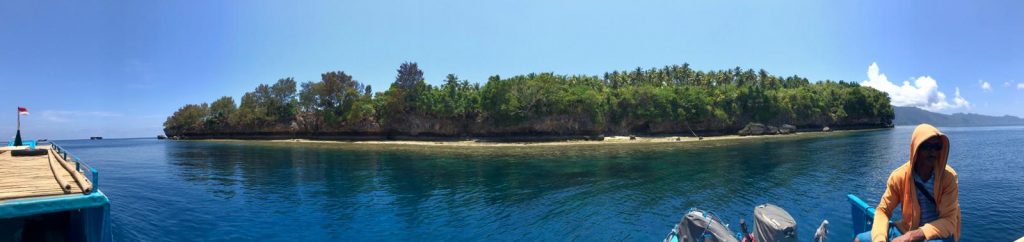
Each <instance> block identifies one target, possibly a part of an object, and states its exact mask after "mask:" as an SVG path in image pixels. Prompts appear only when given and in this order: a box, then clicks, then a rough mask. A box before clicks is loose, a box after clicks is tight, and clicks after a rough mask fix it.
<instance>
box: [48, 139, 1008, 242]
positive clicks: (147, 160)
mask: <svg viewBox="0 0 1024 242" xmlns="http://www.w3.org/2000/svg"><path fill="white" fill-rule="evenodd" d="M911 128H912V127H897V128H895V129H891V130H880V131H861V132H850V133H830V134H813V135H803V136H811V137H787V138H772V139H750V140H742V141H722V142H701V143H674V144H673V143H670V144H659V145H650V144H648V145H631V146H625V147H624V146H622V145H619V146H607V145H600V146H579V147H575V146H574V147H553V148H443V147H441V148H439V147H407V146H406V147H404V148H403V147H398V148H395V147H387V148H379V147H378V148H374V147H366V146H356V145H346V146H342V147H338V146H336V145H307V144H266V143H262V142H227V143H221V142H208V141H163V140H154V139H126V140H99V141H90V140H81V141H62V142H58V143H60V144H62V145H64V146H65V147H67V148H68V149H69V150H71V152H73V153H74V154H76V155H78V156H79V157H81V158H83V159H85V160H86V161H88V162H90V163H92V164H94V166H95V167H96V168H97V169H99V170H100V172H101V174H100V177H101V180H100V189H101V190H103V192H104V193H106V194H107V195H108V196H109V197H110V200H111V203H112V212H111V215H112V217H113V222H112V227H113V230H114V237H115V238H116V239H117V240H119V241H140V240H142V241H194V240H210V241H238V240H260V241H263V240H291V241H308V240H358V241H380V240H394V239H427V240H446V241H451V240H456V241H466V240H472V241H477V240H499V241H509V240H527V241H565V240H598V241H608V240H626V241H653V240H660V239H661V238H663V236H664V235H665V234H666V233H667V232H668V231H669V230H670V229H671V227H672V226H673V224H674V223H675V222H677V221H678V220H679V218H680V216H681V215H682V213H683V212H684V211H686V209H688V208H690V207H699V208H703V209H708V210H712V211H715V212H716V213H718V214H719V215H720V216H721V217H723V218H725V219H726V220H728V221H727V222H728V223H731V224H737V221H738V220H739V219H740V218H744V219H747V220H748V221H749V220H750V219H751V216H750V214H751V212H752V210H753V207H754V206H755V205H757V204H760V203H766V202H770V203H775V204H778V205H780V206H782V207H783V208H786V209H787V210H788V211H789V212H790V213H791V214H792V215H793V216H794V217H795V218H796V219H797V221H798V232H799V234H800V236H801V237H803V238H804V239H805V240H806V239H809V238H810V235H811V234H813V231H814V229H815V228H816V226H817V224H818V223H820V222H821V220H822V219H828V220H829V221H830V222H831V223H832V233H831V239H833V240H835V241H846V240H847V239H848V238H850V237H849V236H851V231H850V221H849V219H850V218H849V216H850V215H849V209H850V207H849V204H848V203H847V201H846V200H845V195H846V194H847V193H853V194H855V195H858V196H861V197H863V198H865V199H866V200H868V202H869V203H872V204H873V203H877V201H878V197H879V196H880V195H881V193H882V191H883V189H884V181H885V179H886V177H887V176H888V174H889V172H890V171H891V170H892V169H894V168H895V167H897V166H899V165H900V164H901V163H902V162H904V161H905V160H906V158H907V156H908V149H909V140H910V131H911ZM943 131H945V132H946V133H948V134H949V135H950V137H951V142H952V145H951V146H952V151H951V154H950V156H951V157H950V161H949V164H950V165H952V166H953V167H954V168H955V169H956V170H957V172H958V173H959V174H960V201H961V207H962V211H963V220H964V221H963V234H964V237H965V238H973V239H972V240H993V241H1009V240H1013V239H1016V238H1019V237H1021V236H1024V222H1022V221H1021V218H1024V202H1021V201H1024V176H1022V175H1024V152H1022V151H1024V149H1022V147H1024V146H1022V145H1021V144H1022V143H1024V127H998V128H945V129H943ZM733 226H734V227H735V225H733Z"/></svg>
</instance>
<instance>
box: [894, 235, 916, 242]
mask: <svg viewBox="0 0 1024 242" xmlns="http://www.w3.org/2000/svg"><path fill="white" fill-rule="evenodd" d="M909 241H913V240H910V236H909V234H904V235H900V237H896V238H893V239H892V242H909Z"/></svg>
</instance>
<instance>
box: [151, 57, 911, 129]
mask: <svg viewBox="0 0 1024 242" xmlns="http://www.w3.org/2000/svg"><path fill="white" fill-rule="evenodd" d="M397 72H398V75H397V76H396V77H395V82H394V83H392V84H391V86H390V88H388V89H387V90H385V91H383V92H378V93H376V94H375V95H374V94H372V88H370V87H369V86H364V85H363V84H361V83H359V82H358V81H355V80H353V78H352V76H349V75H347V74H345V73H344V72H341V71H337V72H327V73H323V74H322V75H321V79H320V81H317V82H306V83H302V85H301V90H300V91H298V94H297V95H296V83H295V81H294V80H293V79H292V78H285V79H280V80H278V81H277V83H275V84H274V85H272V86H268V85H259V86H258V87H257V88H256V89H255V90H253V91H252V92H247V93H245V94H244V95H243V96H242V98H241V102H240V105H239V106H238V107H237V108H236V107H235V102H234V100H233V99H231V97H222V98H220V99H218V100H217V101H215V102H213V103H212V105H209V106H207V105H206V104H201V105H193V104H190V105H186V106H185V107H182V108H181V109H179V110H178V111H177V112H175V113H174V114H173V115H172V116H171V117H168V119H167V122H165V123H164V127H165V130H168V133H169V134H170V133H186V132H193V133H218V132H224V131H226V130H232V129H233V130H245V131H253V132H285V131H292V132H294V131H302V132H310V133H316V132H324V131H327V132H336V131H352V132H368V133H380V132H399V131H402V130H405V129H404V128H408V127H414V126H415V127H428V128H427V129H436V130H427V131H429V132H435V133H447V134H449V135H478V134H484V133H482V132H485V131H484V130H495V129H497V130H501V129H521V130H518V131H516V130H511V131H509V132H519V131H522V132H547V133H558V134H593V133H626V132H684V131H685V130H684V129H683V128H682V127H685V126H691V127H692V128H693V129H695V130H705V131H718V132H731V131H735V130H737V129H739V128H741V127H742V126H743V125H745V124H746V123H747V122H762V123H769V124H776V125H780V124H794V125H797V126H822V125H840V126H842V125H885V124H889V123H891V121H892V119H893V109H892V107H891V105H890V104H889V97H888V96H887V95H886V94H885V93H883V92H880V91H878V90H875V89H872V88H868V87H861V86H860V85H858V84H857V83H852V82H843V81H839V82H835V81H831V80H825V81H820V82H816V83H811V82H809V81H808V80H807V79H806V78H802V77H799V76H790V77H781V76H772V75H770V74H769V73H768V72H767V71H765V70H757V71H755V70H753V69H747V70H743V69H740V68H738V67H737V68H734V69H729V70H720V71H707V72H704V71H695V70H692V69H690V66H689V64H683V65H673V66H666V67H663V68H658V69H655V68H652V69H647V70H644V69H641V68H637V69H634V70H630V71H613V72H609V73H605V74H604V75H603V76H601V77H597V76H580V75H576V76H566V75H556V74H553V73H539V74H534V73H531V74H527V75H517V76H513V77H511V78H501V77H500V76H491V77H490V78H488V80H487V81H486V82H485V83H483V85H480V84H476V83H471V82H469V81H467V80H460V79H459V78H458V76H456V75H454V74H449V75H447V76H446V77H445V79H444V80H443V81H442V82H441V83H440V85H438V86H433V85H430V84H428V83H427V82H426V80H424V78H423V71H422V70H420V69H419V68H418V66H417V64H416V63H412V62H407V63H402V64H401V66H400V67H399V68H398V71H397ZM423 122H427V123H423ZM293 123H294V124H295V125H294V127H293V126H292V124H293ZM445 127H447V129H446V128H445ZM452 127H456V128H454V129H453V128H452ZM467 127H475V128H477V129H468V128H467ZM656 127H661V128H656ZM296 129H297V130H296ZM445 130H448V131H445ZM451 130H455V131H451ZM452 132H456V133H452ZM487 132H489V131H487Z"/></svg>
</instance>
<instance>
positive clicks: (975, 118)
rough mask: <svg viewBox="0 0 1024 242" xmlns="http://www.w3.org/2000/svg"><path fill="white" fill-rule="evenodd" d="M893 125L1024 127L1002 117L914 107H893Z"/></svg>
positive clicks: (1021, 121)
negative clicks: (936, 111) (942, 111)
mask: <svg viewBox="0 0 1024 242" xmlns="http://www.w3.org/2000/svg"><path fill="white" fill-rule="evenodd" d="M893 108H894V111H895V114H896V117H895V121H893V122H894V124H895V125H918V124H921V123H929V124H932V125H936V126H1001V125H1024V119H1022V118H1019V117H1016V116H1010V115H1004V116H988V115H981V114H974V113H954V114H941V113H934V112H929V111H926V110H923V109H920V108H915V107H893Z"/></svg>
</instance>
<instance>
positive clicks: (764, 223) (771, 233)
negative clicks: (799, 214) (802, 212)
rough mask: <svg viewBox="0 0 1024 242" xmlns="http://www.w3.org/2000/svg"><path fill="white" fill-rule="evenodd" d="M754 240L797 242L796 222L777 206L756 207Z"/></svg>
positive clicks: (760, 241)
mask: <svg viewBox="0 0 1024 242" xmlns="http://www.w3.org/2000/svg"><path fill="white" fill-rule="evenodd" d="M754 238H756V241H757V242H796V241H797V239H796V220H794V219H793V216H790V215H789V213H788V212H786V210H783V209H782V208H780V207H779V206H775V204H770V203H766V204H762V205H759V206H757V207H754Z"/></svg>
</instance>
